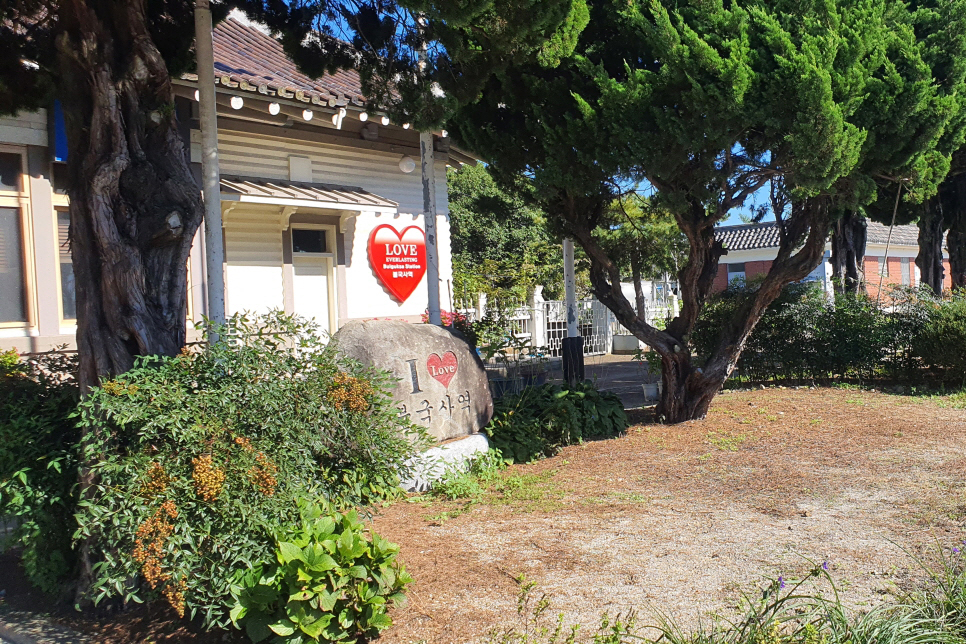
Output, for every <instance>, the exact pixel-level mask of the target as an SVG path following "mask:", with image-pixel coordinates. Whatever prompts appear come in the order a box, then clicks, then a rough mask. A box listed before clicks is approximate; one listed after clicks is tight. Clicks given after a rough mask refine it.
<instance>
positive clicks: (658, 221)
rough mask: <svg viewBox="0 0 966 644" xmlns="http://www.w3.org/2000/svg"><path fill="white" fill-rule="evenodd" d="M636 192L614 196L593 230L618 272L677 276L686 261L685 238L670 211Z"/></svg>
mask: <svg viewBox="0 0 966 644" xmlns="http://www.w3.org/2000/svg"><path fill="white" fill-rule="evenodd" d="M651 201H652V200H650V199H647V198H643V197H640V196H637V195H632V196H630V197H628V198H626V199H615V200H614V202H613V203H612V204H611V205H610V207H609V208H608V209H607V211H606V212H605V215H604V220H603V221H602V222H601V225H600V227H599V228H597V230H595V231H594V235H595V237H596V238H597V239H598V243H599V244H600V246H601V247H602V248H603V249H604V250H605V251H606V252H607V255H608V257H610V258H611V259H612V260H614V261H615V262H617V263H618V264H619V266H620V269H621V275H623V276H625V279H626V277H628V276H629V277H634V276H637V277H641V278H642V279H645V280H654V279H658V278H660V277H661V276H662V275H665V274H668V275H677V272H678V270H679V269H680V267H682V266H684V265H685V263H687V260H688V240H687V238H685V236H684V235H683V234H681V229H680V228H678V226H677V223H676V222H675V221H674V217H673V216H672V215H671V213H670V212H668V211H666V210H661V209H658V208H655V207H654V206H653V205H652V203H651Z"/></svg>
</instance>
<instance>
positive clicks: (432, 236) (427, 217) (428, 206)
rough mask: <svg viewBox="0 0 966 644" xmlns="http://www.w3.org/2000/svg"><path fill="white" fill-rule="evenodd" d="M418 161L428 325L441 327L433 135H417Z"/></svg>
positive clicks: (426, 133) (421, 133)
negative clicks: (423, 228) (421, 187)
mask: <svg viewBox="0 0 966 644" xmlns="http://www.w3.org/2000/svg"><path fill="white" fill-rule="evenodd" d="M419 161H420V166H421V169H422V174H423V221H424V222H425V224H426V287H427V288H428V289H429V293H428V294H429V323H430V324H435V325H436V326H443V316H442V313H441V311H440V309H439V246H438V244H437V242H436V238H437V235H436V154H435V150H434V149H433V133H432V132H431V131H430V132H426V131H423V132H420V133H419Z"/></svg>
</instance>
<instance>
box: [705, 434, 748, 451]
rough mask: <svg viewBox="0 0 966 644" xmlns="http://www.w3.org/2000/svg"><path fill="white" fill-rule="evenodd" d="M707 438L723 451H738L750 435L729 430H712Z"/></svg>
mask: <svg viewBox="0 0 966 644" xmlns="http://www.w3.org/2000/svg"><path fill="white" fill-rule="evenodd" d="M706 438H707V441H708V442H709V443H710V444H711V445H712V446H713V447H716V448H718V449H720V450H721V451H723V452H737V451H738V448H739V447H741V444H742V443H744V442H745V441H746V440H748V435H747V434H736V433H734V432H728V431H720V432H717V431H710V432H708V435H707V437H706Z"/></svg>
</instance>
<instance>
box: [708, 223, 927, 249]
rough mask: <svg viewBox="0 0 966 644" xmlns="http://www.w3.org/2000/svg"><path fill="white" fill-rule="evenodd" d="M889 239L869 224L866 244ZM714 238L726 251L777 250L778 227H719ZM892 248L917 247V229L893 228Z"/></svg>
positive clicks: (885, 229) (885, 231) (886, 229)
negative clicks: (721, 243)
mask: <svg viewBox="0 0 966 644" xmlns="http://www.w3.org/2000/svg"><path fill="white" fill-rule="evenodd" d="M888 237H889V227H888V226H886V225H883V224H879V223H876V222H874V221H870V222H869V227H868V236H867V238H866V243H869V244H885V243H886V240H887V239H888ZM714 238H715V239H717V240H719V241H721V242H723V243H724V246H725V248H727V249H728V250H757V249H759V248H778V243H779V238H778V225H777V224H776V223H775V222H774V221H769V222H765V223H761V224H741V225H740V226H719V227H717V228H715V229H714ZM891 245H892V246H918V245H919V228H918V227H917V226H914V225H912V224H909V225H905V226H895V227H894V228H893V229H892V241H891Z"/></svg>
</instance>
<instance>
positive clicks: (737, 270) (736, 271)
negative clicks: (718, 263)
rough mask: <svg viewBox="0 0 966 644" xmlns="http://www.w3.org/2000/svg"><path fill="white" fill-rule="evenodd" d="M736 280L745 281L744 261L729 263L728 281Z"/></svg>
mask: <svg viewBox="0 0 966 644" xmlns="http://www.w3.org/2000/svg"><path fill="white" fill-rule="evenodd" d="M735 280H740V281H741V282H742V283H744V281H745V264H744V262H740V263H735V264H728V283H729V284H731V282H733V281H735Z"/></svg>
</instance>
